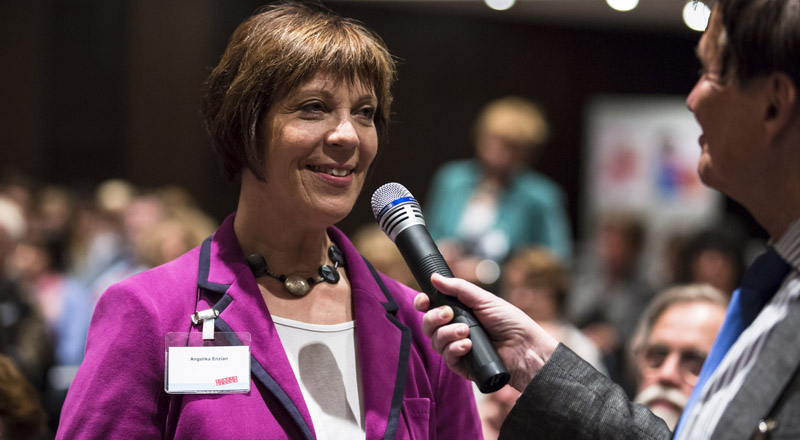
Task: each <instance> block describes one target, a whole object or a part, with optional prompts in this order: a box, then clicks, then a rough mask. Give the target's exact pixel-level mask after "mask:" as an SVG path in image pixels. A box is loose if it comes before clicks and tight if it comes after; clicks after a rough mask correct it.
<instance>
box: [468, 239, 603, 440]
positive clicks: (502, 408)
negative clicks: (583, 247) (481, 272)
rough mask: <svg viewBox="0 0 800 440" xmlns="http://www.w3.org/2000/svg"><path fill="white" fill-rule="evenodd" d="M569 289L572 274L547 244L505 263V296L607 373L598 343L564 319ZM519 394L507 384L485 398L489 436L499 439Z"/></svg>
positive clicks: (484, 415)
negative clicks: (501, 428) (501, 429)
mask: <svg viewBox="0 0 800 440" xmlns="http://www.w3.org/2000/svg"><path fill="white" fill-rule="evenodd" d="M568 292H569V275H568V272H567V270H566V268H565V267H564V266H563V265H562V263H561V262H560V261H559V260H558V257H556V255H555V254H553V253H552V252H551V251H549V250H548V249H546V248H544V247H535V248H521V249H519V250H518V251H517V252H516V253H514V255H513V256H512V257H511V259H510V260H508V261H507V262H506V264H505V265H504V266H503V272H502V275H501V277H500V293H501V296H503V297H504V298H505V299H506V300H508V302H510V303H511V304H513V305H515V306H517V307H518V308H519V309H521V310H522V311H523V312H525V313H526V314H528V316H530V317H531V318H533V319H534V320H535V321H536V322H537V323H538V324H539V325H541V326H542V328H544V329H545V330H547V332H548V333H550V334H551V335H553V337H554V338H556V339H557V340H559V341H560V342H562V343H563V344H564V345H566V346H567V347H569V348H571V349H572V350H573V351H574V352H575V353H577V354H578V355H579V356H581V357H582V358H583V359H585V360H586V361H588V362H589V363H590V364H592V365H593V366H594V367H595V368H597V369H598V370H599V371H602V372H605V367H604V366H603V361H602V357H601V354H600V350H598V348H597V346H596V345H595V344H594V343H593V342H592V341H591V340H590V339H589V338H587V337H586V336H584V335H583V333H581V331H580V330H578V329H577V328H576V327H575V326H573V325H572V324H570V323H569V322H567V321H566V320H565V319H564V314H563V310H564V303H565V301H566V298H567V295H568ZM519 394H520V393H519V391H517V390H515V389H514V388H512V387H510V386H506V387H503V388H502V389H500V390H499V391H497V392H495V393H492V394H489V395H487V396H485V397H484V398H483V399H482V401H481V402H480V405H479V407H478V412H479V413H480V415H481V422H482V425H483V436H484V438H485V439H487V440H490V439H497V436H498V434H499V431H500V426H501V425H502V424H503V421H504V420H505V417H506V415H508V412H509V411H510V410H511V408H512V407H513V406H514V402H516V400H517V398H518V397H519ZM479 397H480V395H479Z"/></svg>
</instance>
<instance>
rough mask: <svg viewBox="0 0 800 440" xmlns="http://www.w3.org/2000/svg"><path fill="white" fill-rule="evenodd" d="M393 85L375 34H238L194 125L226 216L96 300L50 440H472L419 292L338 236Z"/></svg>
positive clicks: (275, 13)
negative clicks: (204, 133)
mask: <svg viewBox="0 0 800 440" xmlns="http://www.w3.org/2000/svg"><path fill="white" fill-rule="evenodd" d="M394 76H395V66H394V61H393V59H392V57H391V55H390V54H389V52H388V50H387V49H386V47H385V45H384V44H383V42H382V41H381V39H380V38H379V37H378V36H377V35H375V34H374V33H372V32H371V31H369V30H368V29H366V28H365V27H364V26H363V25H362V24H361V23H359V22H356V21H354V20H350V19H347V18H342V17H339V16H337V15H334V14H333V13H331V12H329V11H327V10H324V9H322V8H319V7H311V6H306V5H300V4H294V3H283V4H281V5H273V6H270V7H267V8H265V9H263V10H261V11H260V12H258V13H256V14H255V15H254V16H252V17H250V18H249V19H247V20H246V21H245V22H244V23H242V24H241V25H240V26H239V28H237V30H236V31H235V32H234V34H233V37H232V38H231V41H230V43H229V45H228V47H227V49H226V51H225V54H224V55H223V57H222V60H221V62H220V64H219V66H217V68H215V69H214V71H213V72H212V74H211V76H210V77H209V79H208V81H207V90H206V94H205V102H204V104H203V113H204V115H205V119H206V126H207V129H208V132H209V134H210V135H211V138H212V142H213V146H214V150H215V151H216V152H217V153H218V155H219V156H220V159H221V163H222V169H223V172H224V174H225V176H226V177H227V178H228V179H229V180H231V181H233V182H237V183H239V185H240V192H239V201H238V208H237V210H236V212H235V213H233V214H231V215H230V216H229V217H228V218H227V219H226V220H225V222H224V223H223V225H222V226H221V227H220V229H219V230H217V231H216V232H215V233H214V234H213V235H212V236H211V237H209V238H208V239H207V240H206V241H205V242H204V243H203V245H202V246H200V247H198V248H197V249H194V250H192V251H190V252H189V253H187V254H185V255H183V256H181V257H179V258H177V259H176V260H174V261H172V262H170V263H167V264H166V265H164V266H160V267H157V268H155V269H152V270H150V271H147V272H144V273H142V274H140V275H138V276H135V277H133V278H130V279H128V280H126V281H123V282H122V283H120V284H117V285H114V286H112V287H111V288H109V289H108V291H106V292H105V293H104V294H103V296H102V298H101V299H100V301H99V303H98V304H97V307H96V312H95V316H94V319H93V323H92V327H91V329H90V332H89V338H88V344H87V349H86V357H85V361H84V363H83V365H82V366H81V368H80V371H79V372H78V374H77V376H76V378H75V380H74V382H73V385H72V387H71V389H70V391H69V395H68V397H67V400H66V403H65V405H64V409H63V411H62V418H61V424H60V428H59V432H58V437H59V438H69V439H82V438H97V437H104V438H126V439H130V438H180V439H184V438H185V439H194V438H201V437H202V438H222V439H224V438H237V439H238V438H270V439H289V438H291V439H297V438H306V439H312V438H316V439H334V438H346V439H357V438H362V439H363V438H368V439H373V438H400V439H410V438H415V439H416V438H429V437H431V438H436V437H438V438H479V436H480V434H479V432H480V422H479V420H478V417H477V413H476V410H475V404H474V399H473V396H472V386H471V385H470V384H469V382H467V381H465V380H464V379H462V378H460V377H458V376H457V375H455V374H454V373H452V372H450V371H449V370H448V369H447V367H446V365H445V363H444V361H443V360H442V358H441V357H440V356H439V355H438V354H437V353H436V352H435V351H434V350H433V349H432V347H431V346H430V344H429V343H428V341H427V340H426V339H425V338H424V337H423V335H422V334H421V316H420V315H419V314H418V313H417V312H416V311H415V310H414V308H413V304H412V302H413V297H414V295H415V294H416V292H415V291H413V290H411V289H409V288H408V287H406V286H405V285H403V284H401V283H399V282H397V281H395V280H393V279H390V278H388V277H387V276H385V275H383V274H380V273H378V272H377V271H375V270H374V269H373V268H372V266H371V265H370V264H369V262H367V261H366V260H365V259H364V258H362V257H361V256H360V255H359V254H358V252H357V251H356V249H355V248H354V246H353V245H352V243H351V242H350V241H349V240H348V238H347V237H346V236H345V235H344V234H343V233H342V232H341V231H340V230H339V229H337V228H336V227H334V226H333V225H334V224H335V223H336V222H338V221H340V220H342V219H343V218H345V217H346V216H347V215H348V214H349V212H350V210H351V209H352V207H353V204H354V203H355V201H356V199H357V197H358V195H359V193H360V191H361V188H362V187H363V185H364V180H365V177H366V174H367V171H368V170H369V168H370V166H371V164H372V162H373V160H374V158H375V156H376V154H377V151H378V140H379V134H382V133H385V130H386V126H387V124H388V114H389V106H390V104H391V94H390V88H391V84H392V82H393V80H394ZM120 318H122V319H120ZM122 322H124V323H126V324H125V325H120V323H122ZM127 325H131V326H134V325H135V326H136V327H135V328H127ZM223 339H224V341H225V342H224V343H223V342H222V340H223ZM175 341H178V342H175ZM218 345H222V346H218ZM228 345H230V346H233V347H230V346H228ZM241 349H244V351H242V350H241ZM131 353H136V354H137V356H136V357H135V358H133V359H131V357H130V354H131ZM165 353H166V360H165ZM186 353H188V354H186ZM242 353H244V354H245V356H243V355H242ZM193 358H194V359H211V360H219V361H216V362H191V360H192V359H193ZM366 373H368V374H366ZM248 377H249V378H251V379H249V378H248ZM176 384H177V385H176ZM224 390H228V391H230V390H235V391H236V393H232V394H226V393H224V392H223V391H224ZM445 398H446V399H447V404H446V405H445V404H444V403H443V402H444V399H445Z"/></svg>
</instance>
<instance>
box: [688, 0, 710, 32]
mask: <svg viewBox="0 0 800 440" xmlns="http://www.w3.org/2000/svg"><path fill="white" fill-rule="evenodd" d="M710 16H711V9H709V8H708V6H706V4H705V3H703V2H700V1H695V0H689V1H688V2H686V5H685V6H684V7H683V22H684V23H686V26H688V27H689V29H692V30H695V31H698V32H703V31H705V30H706V26H708V17H710Z"/></svg>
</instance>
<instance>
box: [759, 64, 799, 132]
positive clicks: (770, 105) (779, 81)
mask: <svg viewBox="0 0 800 440" xmlns="http://www.w3.org/2000/svg"><path fill="white" fill-rule="evenodd" d="M765 88H766V90H765V92H766V93H767V107H766V110H765V112H764V124H765V128H766V131H767V136H769V138H770V139H774V138H775V137H776V136H779V135H780V133H781V132H782V131H783V130H784V129H785V128H786V127H787V125H788V124H791V123H792V119H793V118H794V117H795V116H796V113H797V111H798V108H797V84H795V82H794V81H793V80H792V79H791V78H790V77H789V75H787V74H785V73H783V72H775V73H772V74H770V75H769V76H768V77H767V78H766V84H765Z"/></svg>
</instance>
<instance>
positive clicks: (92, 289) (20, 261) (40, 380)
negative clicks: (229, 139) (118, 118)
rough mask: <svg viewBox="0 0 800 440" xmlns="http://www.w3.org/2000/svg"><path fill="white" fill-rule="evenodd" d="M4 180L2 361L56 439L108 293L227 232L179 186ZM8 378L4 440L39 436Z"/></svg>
mask: <svg viewBox="0 0 800 440" xmlns="http://www.w3.org/2000/svg"><path fill="white" fill-rule="evenodd" d="M0 181H2V182H1V183H0V355H5V356H7V357H8V358H9V359H10V361H11V362H13V363H14V364H16V365H17V366H18V367H19V370H20V371H21V372H22V373H20V374H23V375H24V376H25V380H26V383H28V384H29V385H28V386H29V387H30V388H31V390H32V393H33V395H32V397H33V398H35V400H31V402H36V405H38V406H39V407H41V408H43V409H44V413H45V414H46V415H47V418H46V420H47V422H48V425H47V426H46V427H45V429H44V430H43V431H42V438H45V439H46V438H52V435H53V433H54V432H55V430H56V428H57V424H58V417H59V413H60V410H61V405H62V404H63V401H64V397H65V395H66V392H67V389H68V387H69V385H70V383H71V381H72V378H73V377H74V375H75V372H76V371H77V368H78V366H79V365H80V363H81V361H82V360H83V354H84V347H85V344H86V334H87V331H88V327H89V322H90V320H91V316H92V312H93V310H94V305H95V303H96V301H97V299H98V297H99V295H100V294H101V293H102V292H103V291H104V290H105V289H106V288H107V287H108V286H109V285H111V284H113V283H115V282H117V281H119V280H121V279H123V278H125V277H127V276H129V275H132V274H134V273H136V272H139V271H142V270H144V269H146V268H149V267H153V266H156V265H160V264H163V263H166V262H168V261H170V260H172V259H174V258H176V257H178V256H180V255H182V254H183V253H185V252H187V251H188V250H190V249H191V248H193V247H195V246H197V245H199V244H200V243H201V242H202V241H203V240H204V239H205V238H206V237H208V236H209V235H211V234H212V233H213V231H214V230H215V229H216V226H217V225H216V221H214V220H213V219H212V218H211V217H210V216H209V215H207V214H206V213H204V212H203V211H202V210H200V209H199V208H198V207H197V206H196V204H195V203H194V200H193V199H192V197H191V196H190V195H189V193H188V192H187V191H186V190H184V189H183V188H180V187H177V186H165V187H161V188H158V189H156V190H152V191H150V190H144V189H142V188H138V187H136V186H135V185H133V184H132V183H130V182H127V181H125V180H122V179H112V180H108V181H106V182H103V183H101V184H99V185H98V186H97V187H96V188H95V190H94V192H93V193H88V194H79V193H77V192H75V191H74V190H72V189H70V188H66V187H62V186H57V185H44V186H38V185H36V184H35V183H34V182H33V181H32V180H31V179H27V178H25V177H24V176H22V175H20V174H16V173H11V174H8V175H3V176H0ZM4 368H5V367H4V366H3V365H2V363H0V370H1V371H0V374H5V373H6V371H7V370H5V369H4ZM8 377H10V376H8ZM4 381H6V376H3V377H0V440H2V439H5V438H11V439H17V438H39V437H36V436H35V435H34V434H32V433H33V431H24V432H26V433H28V434H25V435H22V434H19V433H22V432H23V431H22V429H28V428H26V426H29V425H25V423H27V422H25V420H23V419H24V417H28V416H27V415H25V414H23V412H24V411H28V410H27V409H26V408H30V405H32V404H29V403H24V402H23V401H22V400H19V402H17V401H14V400H9V401H7V400H5V396H4V395H2V394H3V393H5V392H6V391H8V390H10V391H9V392H11V391H13V392H15V393H19V391H18V390H17V389H16V388H15V389H14V390H11V388H8V390H7V389H4V388H3V387H4V386H5V385H7V384H6V383H4ZM21 386H22V385H20V387H21ZM19 389H22V388H19ZM15 390H16V391H15ZM26 393H27V391H26ZM18 395H19V394H15V396H18ZM15 399H16V397H15ZM17 404H19V405H21V406H20V407H19V408H17V407H16V406H14V405H17ZM4 405H5V406H4ZM31 414H32V413H31ZM12 419H13V420H12ZM17 419H19V422H18V421H17ZM9 420H10V421H9ZM17 423H19V426H17ZM30 426H32V425H30ZM3 429H5V431H3ZM4 435H5V436H4ZM20 435H22V436H20Z"/></svg>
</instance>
